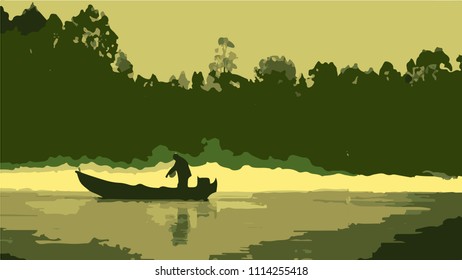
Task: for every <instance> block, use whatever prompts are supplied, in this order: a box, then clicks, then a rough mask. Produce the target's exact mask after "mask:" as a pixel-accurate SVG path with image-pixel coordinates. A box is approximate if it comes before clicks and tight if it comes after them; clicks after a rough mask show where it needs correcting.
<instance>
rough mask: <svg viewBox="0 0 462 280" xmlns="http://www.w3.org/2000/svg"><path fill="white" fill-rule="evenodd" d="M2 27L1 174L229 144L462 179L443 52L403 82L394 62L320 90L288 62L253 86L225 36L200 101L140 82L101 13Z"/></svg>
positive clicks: (269, 68)
mask: <svg viewBox="0 0 462 280" xmlns="http://www.w3.org/2000/svg"><path fill="white" fill-rule="evenodd" d="M1 26H2V27H1V47H2V48H1V52H2V53H1V58H2V60H1V67H2V71H1V81H2V85H1V90H2V94H1V98H2V99H1V133H2V136H1V137H2V138H1V140H2V143H1V151H2V153H1V161H2V162H11V163H26V162H28V161H44V160H46V159H48V158H49V157H51V156H58V155H62V156H71V157H73V158H80V157H82V156H84V155H85V156H88V157H90V158H94V157H97V156H103V157H107V158H109V159H111V160H113V161H125V162H130V161H132V160H133V159H134V158H138V159H142V160H143V159H146V158H147V156H149V155H151V152H152V150H153V149H154V148H155V147H157V146H159V145H165V146H167V147H169V148H170V149H172V150H176V151H179V152H182V153H189V154H192V155H195V154H198V153H200V152H201V151H202V150H203V144H202V142H201V141H202V139H203V138H207V139H212V138H217V139H219V140H220V143H221V145H222V148H224V149H229V150H231V151H233V152H234V153H235V154H241V153H243V152H249V153H250V154H252V155H254V156H256V157H258V158H262V159H265V158H268V157H273V158H277V159H282V160H285V159H287V158H288V157H289V156H290V155H296V156H300V157H305V158H309V159H310V160H311V161H312V162H313V164H315V165H318V166H322V167H324V168H325V169H327V170H345V171H348V172H351V173H356V174H373V173H388V174H403V175H409V176H413V175H417V174H423V172H424V171H426V170H431V171H435V172H443V173H446V174H449V175H462V147H461V144H460V143H462V134H461V133H460V131H461V120H462V110H461V104H462V102H461V101H462V93H461V92H462V91H461V88H462V71H460V70H454V69H452V68H453V65H451V63H450V61H449V57H448V56H447V55H446V54H445V53H444V51H443V50H442V49H436V50H435V51H427V50H425V51H422V53H420V55H419V56H418V57H417V58H416V60H413V59H412V60H410V62H409V63H408V64H407V72H406V73H403V74H401V73H399V72H398V71H397V70H396V69H395V68H394V67H393V65H392V64H391V63H390V62H385V63H384V64H383V66H382V67H381V69H380V71H379V73H376V72H374V71H373V70H372V69H371V70H369V71H366V72H364V71H361V70H360V69H359V68H358V67H357V66H356V65H355V66H353V67H347V68H345V69H341V70H340V69H338V68H337V67H336V66H335V64H334V63H321V62H318V63H317V64H316V65H315V66H314V67H313V69H311V70H310V71H309V72H308V73H303V74H304V75H305V76H307V77H310V80H311V83H308V84H309V86H308V84H307V81H306V80H305V78H304V76H303V74H302V76H301V77H300V78H299V79H298V78H296V77H295V65H294V64H293V63H292V61H290V60H287V59H286V58H284V57H282V58H279V57H268V58H267V59H263V60H262V61H260V63H259V66H258V67H256V69H255V71H256V77H255V78H252V79H251V80H249V79H247V78H244V77H241V76H238V75H236V74H233V73H232V69H234V68H236V65H235V64H234V62H231V60H226V59H229V54H227V53H226V50H225V47H223V46H224V45H223V44H224V43H223V42H224V41H223V39H224V38H220V39H221V40H222V41H223V42H222V43H223V44H221V45H220V46H221V47H222V48H223V50H225V51H223V52H222V53H221V56H222V57H220V54H219V55H217V57H216V61H217V62H216V66H217V67H216V69H215V70H219V69H221V68H224V70H222V71H215V70H214V69H211V70H212V71H211V73H202V72H195V73H194V74H193V76H192V77H191V80H192V83H191V88H190V89H188V87H189V86H188V84H189V81H187V80H186V79H185V77H184V75H183V74H182V77H180V79H178V80H177V79H173V78H172V79H171V80H170V81H169V82H161V81H159V80H158V79H157V78H156V76H155V75H152V76H151V77H150V78H144V77H141V76H137V77H133V65H132V64H131V63H130V62H129V61H128V58H127V55H126V54H124V53H122V52H120V50H119V49H118V45H117V38H118V37H117V35H116V34H115V32H114V31H113V30H112V29H111V28H110V26H109V20H108V18H107V16H105V15H104V14H102V13H101V14H100V13H99V12H98V11H97V10H95V9H94V8H93V7H92V6H89V7H88V8H87V9H86V10H85V11H83V10H82V11H81V12H80V14H79V15H77V16H76V17H74V18H73V19H72V20H71V21H67V22H64V23H63V22H62V21H61V19H60V18H59V17H58V16H56V15H51V16H50V18H49V19H48V20H46V19H45V18H44V17H43V16H42V15H41V14H40V12H39V11H38V10H37V9H36V7H34V6H32V7H31V8H30V9H28V10H26V11H25V12H24V13H23V14H22V15H21V16H17V17H15V18H13V19H12V20H10V19H9V16H8V14H7V13H6V12H5V11H4V10H3V8H1ZM226 39H227V38H226ZM233 46H234V45H233ZM235 56H236V55H235V54H234V53H233V54H232V58H233V60H234V59H235V58H236V57H235ZM458 62H459V63H461V62H462V59H461V57H460V56H459V58H458ZM220 63H221V64H220ZM226 63H228V64H226ZM231 63H232V64H231ZM230 65H232V66H230ZM228 66H229V67H228ZM135 67H136V65H135ZM461 67H462V66H460V65H458V67H454V68H459V69H460V68H461Z"/></svg>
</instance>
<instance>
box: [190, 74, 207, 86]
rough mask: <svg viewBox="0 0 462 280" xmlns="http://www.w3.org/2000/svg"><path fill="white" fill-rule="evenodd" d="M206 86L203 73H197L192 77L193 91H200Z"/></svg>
mask: <svg viewBox="0 0 462 280" xmlns="http://www.w3.org/2000/svg"><path fill="white" fill-rule="evenodd" d="M203 85H204V76H203V75H202V72H199V73H196V72H194V73H193V75H192V89H193V90H200V89H202V86H203Z"/></svg>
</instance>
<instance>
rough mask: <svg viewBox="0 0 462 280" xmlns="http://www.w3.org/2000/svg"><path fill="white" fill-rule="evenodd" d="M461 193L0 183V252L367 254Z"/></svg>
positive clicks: (451, 204) (461, 210)
mask: <svg viewBox="0 0 462 280" xmlns="http://www.w3.org/2000/svg"><path fill="white" fill-rule="evenodd" d="M461 201H462V194H454V193H385V194H382V193H381V194H377V193H356V192H348V191H330V192H329V191H326V192H307V193H216V194H214V195H213V196H211V197H210V200H209V201H206V202H191V201H188V202H185V201H121V200H102V199H99V198H97V197H95V196H93V195H92V194H89V193H65V192H20V191H2V192H1V228H2V237H1V253H2V257H3V258H7V257H17V258H23V259H138V258H142V259H368V258H372V257H374V256H375V257H377V256H379V257H380V256H382V257H383V256H384V255H383V254H381V252H382V251H381V247H384V246H387V244H395V243H398V244H399V243H403V242H402V241H400V239H399V236H400V235H404V236H406V235H410V236H417V235H418V234H419V231H420V230H419V229H421V228H425V227H439V228H440V229H445V228H443V227H441V225H442V224H443V223H444V221H446V220H448V219H453V218H456V217H457V216H462V203H460V202H461ZM455 221H456V222H457V223H460V221H459V220H455ZM457 225H459V224H457ZM440 232H442V231H441V230H440ZM424 235H425V234H424ZM431 238H433V241H435V240H434V239H435V238H439V237H431ZM387 248H388V247H387ZM397 250H398V251H399V248H398V249H397ZM388 251H390V250H388ZM391 251H392V252H396V254H395V255H394V253H393V254H391V255H390V254H389V255H386V256H389V257H386V258H396V259H401V258H402V257H400V256H402V255H400V254H398V253H399V252H398V251H396V250H395V249H393V250H391ZM374 254H375V255H374ZM390 256H391V257H390ZM430 256H434V257H432V258H443V259H446V258H451V256H452V255H451V254H447V255H443V256H439V255H431V254H430Z"/></svg>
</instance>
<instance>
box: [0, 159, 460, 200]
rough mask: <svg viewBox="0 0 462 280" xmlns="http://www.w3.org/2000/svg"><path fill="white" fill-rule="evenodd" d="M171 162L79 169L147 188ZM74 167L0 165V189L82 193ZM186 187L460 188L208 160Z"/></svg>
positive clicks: (169, 182) (450, 183) (165, 181)
mask: <svg viewBox="0 0 462 280" xmlns="http://www.w3.org/2000/svg"><path fill="white" fill-rule="evenodd" d="M171 166H172V163H159V164H157V165H156V166H154V167H149V168H145V169H143V170H138V169H135V168H127V169H123V168H111V167H107V166H99V165H96V164H93V163H89V164H82V165H81V166H80V169H81V171H82V172H84V173H87V174H89V175H92V176H96V177H99V178H102V179H105V180H108V181H115V182H124V183H127V184H132V185H136V184H140V183H141V184H144V185H146V186H151V187H159V186H170V187H173V186H176V184H177V179H176V177H175V178H165V173H166V172H167V171H168V169H169V168H170V167H171ZM75 170H77V169H76V168H75V167H72V166H69V165H67V164H64V165H60V166H57V167H44V168H36V167H20V168H16V169H13V170H0V178H1V181H2V185H1V187H0V190H4V189H5V190H6V189H13V190H21V189H30V190H32V191H35V190H40V191H72V192H86V191H87V190H86V189H85V188H84V187H83V186H82V185H81V184H80V182H79V181H78V179H77V176H76V175H75V172H74V171H75ZM191 172H192V177H191V178H190V179H189V186H190V187H193V186H195V184H196V177H197V176H198V177H210V179H211V180H213V179H214V178H217V179H218V192H247V193H248V192H252V193H254V192H293V191H296V192H308V191H352V192H376V193H384V192H456V193H460V192H462V177H459V178H453V179H449V180H446V179H443V178H440V177H436V176H415V177H405V176H400V175H385V174H374V175H370V176H365V175H355V176H349V175H343V174H334V175H325V176H321V175H316V174H312V173H309V172H298V171H295V170H292V169H282V168H276V169H270V168H255V167H250V166H248V165H245V166H243V167H242V168H241V169H239V170H232V169H229V168H225V167H222V166H220V165H218V164H217V163H207V164H204V165H202V166H196V167H191Z"/></svg>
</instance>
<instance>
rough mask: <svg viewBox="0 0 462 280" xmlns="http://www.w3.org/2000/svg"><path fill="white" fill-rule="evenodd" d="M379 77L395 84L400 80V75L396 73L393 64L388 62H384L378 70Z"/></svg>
mask: <svg viewBox="0 0 462 280" xmlns="http://www.w3.org/2000/svg"><path fill="white" fill-rule="evenodd" d="M379 77H381V78H382V79H384V80H386V81H387V82H396V81H399V80H401V73H400V72H398V71H397V70H396V69H395V67H393V64H391V63H390V62H388V61H385V62H384V63H383V65H382V67H381V68H380V71H379Z"/></svg>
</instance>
